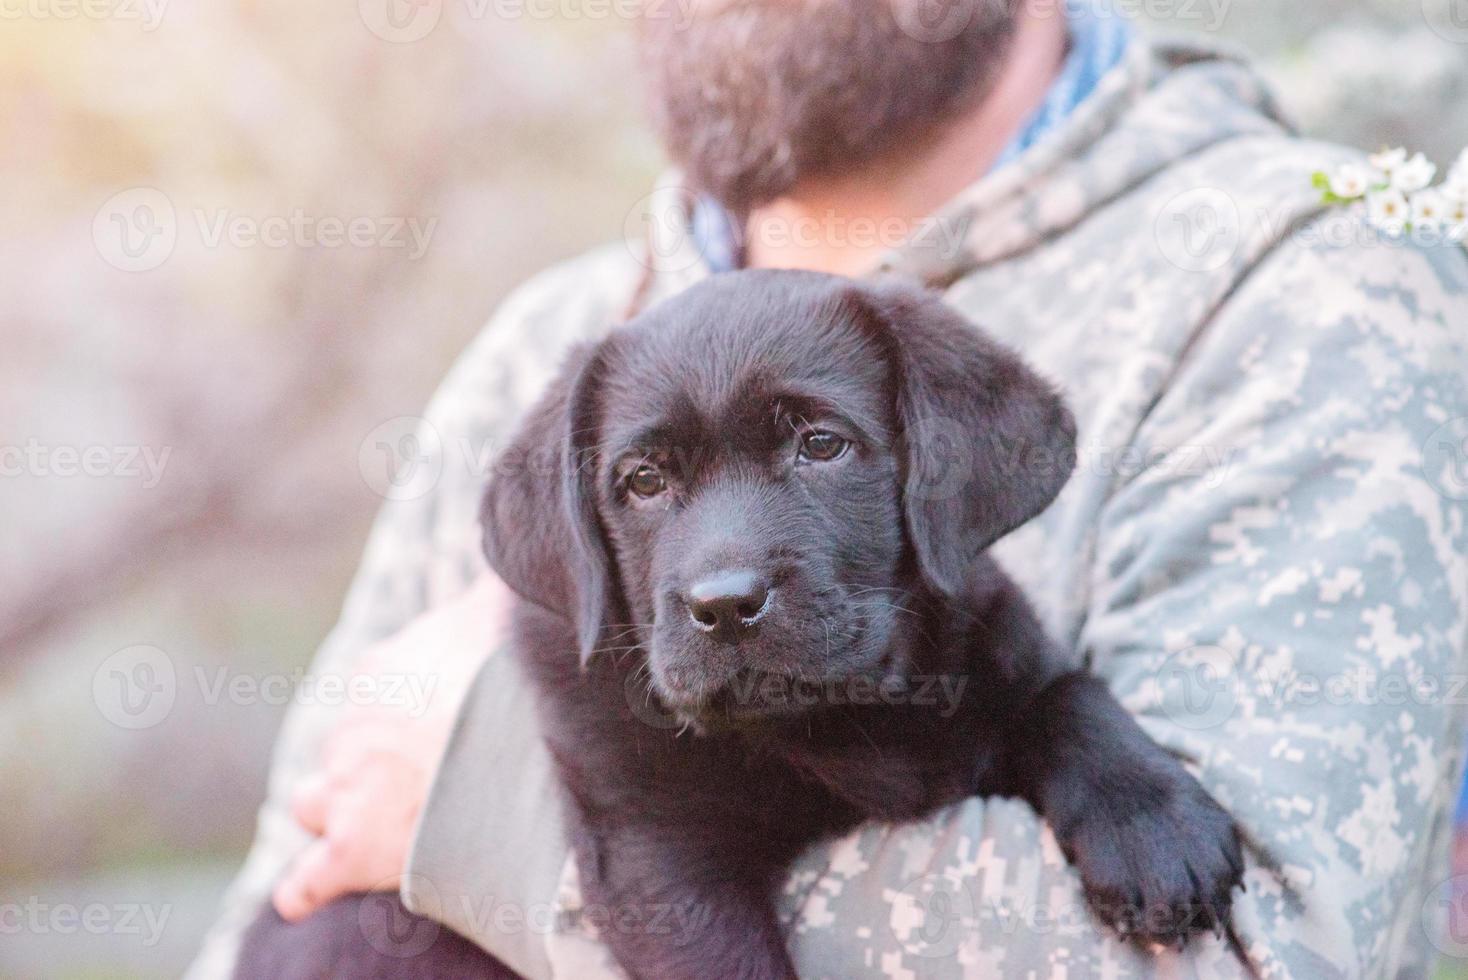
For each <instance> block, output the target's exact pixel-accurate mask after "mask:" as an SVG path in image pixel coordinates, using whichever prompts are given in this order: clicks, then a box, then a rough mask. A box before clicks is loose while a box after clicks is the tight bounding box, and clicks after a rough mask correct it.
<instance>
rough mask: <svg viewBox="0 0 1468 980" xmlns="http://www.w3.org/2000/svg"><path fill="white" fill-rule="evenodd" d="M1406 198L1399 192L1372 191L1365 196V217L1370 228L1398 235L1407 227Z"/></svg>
mask: <svg viewBox="0 0 1468 980" xmlns="http://www.w3.org/2000/svg"><path fill="white" fill-rule="evenodd" d="M1409 213H1410V212H1409V208H1408V205H1407V196H1406V195H1405V194H1403V193H1402V192H1401V191H1399V190H1395V189H1388V190H1384V191H1372V192H1371V193H1370V194H1368V195H1366V215H1367V220H1368V221H1370V222H1371V224H1372V226H1373V227H1375V228H1378V229H1380V230H1381V231H1384V232H1387V233H1389V234H1393V235H1399V234H1401V233H1402V231H1403V230H1405V228H1406V226H1407V218H1408V215H1409Z"/></svg>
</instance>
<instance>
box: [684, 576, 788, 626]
mask: <svg viewBox="0 0 1468 980" xmlns="http://www.w3.org/2000/svg"><path fill="white" fill-rule="evenodd" d="M687 601H688V615H689V616H690V617H692V618H693V622H694V625H696V626H697V627H698V628H699V629H701V630H704V631H705V632H709V633H719V634H722V635H723V636H725V637H727V638H729V639H738V638H739V637H740V636H742V635H743V634H744V633H745V632H747V631H748V630H749V629H750V628H751V627H752V626H754V625H755V624H756V623H758V622H759V621H760V618H761V617H762V616H764V614H765V610H766V609H768V608H769V605H770V586H769V583H768V582H766V581H765V580H764V579H763V578H761V577H760V576H759V575H756V574H755V573H754V572H747V571H726V572H715V573H714V574H713V575H710V576H709V577H708V578H705V579H702V580H701V581H698V582H695V583H693V585H692V586H690V587H689V589H688V599H687Z"/></svg>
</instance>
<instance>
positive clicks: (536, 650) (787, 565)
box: [247, 272, 1243, 980]
mask: <svg viewBox="0 0 1468 980" xmlns="http://www.w3.org/2000/svg"><path fill="white" fill-rule="evenodd" d="M1074 442H1075V426H1074V422H1073V420H1072V418H1071V416H1070V414H1069V412H1068V411H1067V409H1066V408H1065V406H1064V405H1063V404H1062V402H1061V400H1060V399H1059V398H1058V397H1057V395H1056V394H1055V393H1054V392H1053V391H1052V390H1051V389H1050V388H1049V387H1048V386H1047V385H1046V384H1045V383H1044V382H1042V381H1041V380H1040V379H1039V378H1038V377H1037V376H1036V375H1035V374H1034V373H1032V372H1031V371H1030V370H1029V369H1028V368H1027V367H1026V366H1025V365H1024V364H1023V363H1022V362H1021V361H1020V360H1019V358H1017V357H1016V356H1015V355H1014V354H1013V353H1011V352H1010V351H1008V350H1006V349H1005V348H1003V347H1001V346H999V345H998V344H996V343H994V342H993V341H991V340H989V339H987V338H986V337H985V336H984V335H983V334H982V333H980V332H979V331H978V330H976V329H975V328H974V327H973V326H972V325H970V324H969V323H967V322H965V321H964V320H962V319H961V318H960V317H959V316H957V315H956V314H955V313H953V312H952V311H951V310H950V309H949V308H947V307H946V306H945V305H944V304H943V303H942V302H941V301H940V300H939V299H938V298H936V297H934V296H932V295H928V294H923V293H919V292H916V291H913V290H910V289H908V288H906V287H902V286H899V285H895V284H878V285H862V284H857V283H853V282H851V281H849V280H846V279H841V278H837V277H831V276H824V275H818V274H812V273H795V272H740V273H733V274H729V275H724V276H717V277H714V278H713V279H711V280H709V281H707V282H705V283H703V284H700V285H698V286H695V287H693V288H691V289H689V290H687V291H686V292H684V293H683V294H681V295H680V296H678V297H676V298H674V299H671V300H668V301H667V302H665V303H663V304H661V305H659V306H657V307H655V308H653V309H651V310H649V311H648V312H646V313H644V314H642V315H641V316H640V317H638V318H637V319H636V320H634V321H632V322H631V323H629V324H628V325H627V326H626V327H625V328H624V329H621V330H617V331H615V332H614V333H612V334H611V335H610V336H609V337H607V338H606V339H605V340H603V341H602V342H601V343H599V344H597V345H595V346H592V347H589V348H586V349H583V350H581V351H580V352H578V353H577V354H576V355H574V356H573V358H572V359H571V361H570V363H569V364H568V365H567V367H566V369H565V370H564V371H563V373H562V375H561V377H560V378H559V380H558V381H556V383H555V384H554V385H553V386H552V388H551V389H550V391H549V392H548V393H547V394H546V395H545V397H544V398H543V399H542V400H541V402H540V403H539V404H538V405H537V406H536V408H535V409H534V410H533V411H532V412H531V414H530V416H529V418H528V420H527V421H526V422H525V423H524V424H523V426H522V428H521V430H520V432H519V435H518V437H517V438H516V439H515V441H514V443H513V444H512V445H511V446H510V447H509V448H508V450H507V451H506V452H505V454H504V455H503V456H502V457H501V458H500V459H499V461H498V463H497V465H496V471H495V475H494V478H493V480H492V481H491V484H490V486H489V490H488V493H487V495H486V497H485V501H484V508H483V519H484V534H485V537H484V544H485V551H486V554H487V555H488V557H489V561H490V563H491V565H493V567H494V569H495V571H496V572H498V573H499V575H500V576H501V577H502V578H503V579H504V580H505V581H506V582H507V583H508V584H509V586H510V587H511V588H512V589H514V590H515V592H516V593H518V595H519V596H520V598H521V599H522V602H521V603H520V606H519V608H518V610H517V613H516V644H515V645H516V647H517V651H518V655H519V656H520V657H521V658H522V659H523V663H524V665H525V667H526V668H527V670H528V672H529V674H530V675H531V676H532V678H533V680H534V684H535V687H536V688H537V690H538V692H539V696H540V710H541V713H542V716H543V718H544V722H545V731H546V738H547V741H548V742H549V746H550V749H551V752H552V754H553V756H554V758H555V762H556V765H557V767H558V770H559V774H560V777H561V780H562V782H563V784H564V788H565V791H566V796H567V799H568V801H569V804H570V806H569V811H570V816H571V825H572V827H573V841H572V843H573V846H574V850H575V854H576V858H577V862H578V866H579V870H580V874H581V884H582V889H583V893H584V896H585V900H586V902H587V903H588V904H589V905H594V906H597V907H599V908H604V909H606V910H608V915H609V918H610V919H611V920H612V921H616V919H617V918H618V916H619V915H622V914H624V913H625V914H628V915H635V916H637V917H638V920H639V921H647V920H648V915H649V914H650V910H653V909H656V908H675V909H680V910H683V911H684V912H685V914H684V915H682V916H681V917H680V918H679V921H681V922H684V923H693V924H695V925H693V926H689V927H687V928H686V929H685V931H689V934H687V935H684V934H679V935H677V936H671V937H670V936H669V935H668V934H667V933H666V932H665V931H663V930H654V929H638V928H631V929H618V928H608V929H605V930H603V938H604V940H605V941H606V942H607V943H608V944H609V946H610V947H611V950H612V952H613V954H614V955H615V957H616V959H617V961H618V962H619V963H620V964H621V965H622V967H623V968H625V970H626V971H627V973H629V974H630V975H631V976H633V977H634V978H638V980H682V978H687V980H707V978H711V977H712V978H731V980H732V978H741V980H746V978H747V980H763V978H789V977H793V976H795V972H794V968H793V967H792V965H791V961H790V958H789V956H788V954H787V953H786V949H785V937H784V935H783V934H782V932H781V928H780V924H779V922H778V920H777V918H776V915H775V911H774V907H773V900H772V896H773V890H774V888H775V887H776V884H777V883H778V882H779V881H781V880H782V879H783V875H784V874H785V872H786V869H787V867H788V866H789V865H790V863H791V862H792V861H793V860H794V859H795V857H796V856H797V855H798V854H799V853H800V852H801V851H803V850H804V849H806V848H807V847H809V846H810V845H811V844H813V843H815V842H817V841H819V840H821V839H823V838H829V837H832V836H834V835H838V834H841V833H843V832H846V831H848V830H850V829H852V828H854V827H856V826H857V825H858V824H860V823H862V822H863V821H866V820H872V819H876V820H886V821H902V820H914V819H917V818H920V817H923V816H925V815H927V814H930V813H932V812H933V811H934V810H936V809H937V808H939V807H942V806H944V805H946V804H950V803H953V802H955V801H957V800H961V799H963V798H965V797H968V796H974V795H982V796H989V795H998V796H1011V797H1018V798H1020V799H1023V800H1026V801H1028V802H1029V803H1030V804H1031V805H1032V806H1033V807H1034V808H1035V810H1036V811H1037V812H1038V813H1039V814H1040V815H1041V816H1042V817H1044V818H1045V819H1046V820H1047V821H1049V823H1050V825H1051V827H1052V828H1053V830H1054V832H1055V836H1056V838H1057V839H1058V840H1059V842H1060V844H1061V847H1062V848H1063V850H1064V852H1065V854H1066V856H1067V858H1068V859H1069V860H1070V861H1071V862H1072V863H1073V864H1074V865H1075V867H1076V869H1077V871H1078V872H1079V874H1080V878H1081V882H1082V885H1083V888H1084V891H1085V894H1086V897H1087V899H1088V900H1089V903H1090V905H1091V906H1092V908H1093V909H1094V910H1095V912H1096V914H1097V915H1098V916H1099V917H1100V918H1101V919H1102V920H1103V921H1104V922H1106V923H1107V924H1108V925H1110V926H1112V927H1114V928H1115V929H1116V930H1117V931H1118V932H1119V933H1121V934H1122V935H1124V936H1129V937H1132V938H1134V939H1137V940H1139V941H1143V942H1162V943H1170V944H1178V945H1181V944H1182V943H1184V942H1185V941H1186V940H1187V939H1188V937H1189V936H1191V935H1192V934H1194V933H1195V932H1198V931H1200V930H1210V929H1211V930H1217V931H1223V930H1225V929H1226V928H1227V927H1228V918H1229V912H1230V908H1231V901H1232V889H1233V888H1234V886H1235V885H1238V884H1239V883H1240V881H1241V873H1242V868H1243V862H1242V857H1241V854H1240V847H1239V837H1238V834H1237V831H1236V829H1235V826H1234V823H1233V821H1232V820H1231V819H1230V817H1229V816H1228V814H1227V813H1225V812H1224V810H1223V809H1222V808H1221V807H1220V806H1219V805H1218V804H1217V803H1216V802H1215V801H1214V800H1213V799H1212V798H1211V797H1210V796H1209V795H1208V793H1207V792H1206V791H1205V790H1204V789H1203V787H1202V786H1200V785H1199V784H1198V782H1197V781H1196V780H1195V779H1194V778H1193V777H1192V776H1190V775H1189V774H1188V773H1187V772H1186V771H1185V770H1184V769H1183V767H1182V766H1181V765H1180V764H1179V763H1178V762H1177V760H1176V759H1174V758H1173V757H1172V756H1171V755H1169V754H1168V753H1167V752H1165V751H1164V750H1162V749H1161V748H1160V747H1159V746H1157V745H1156V744H1155V743H1154V742H1153V741H1152V740H1151V739H1150V738H1148V737H1147V735H1146V734H1144V733H1143V731H1142V730H1141V729H1140V728H1139V727H1138V726H1137V724H1136V722H1135V721H1134V720H1133V719H1132V717H1131V716H1130V715H1129V714H1128V713H1127V712H1126V711H1125V710H1124V709H1123V708H1122V707H1121V706H1120V705H1119V704H1118V703H1117V701H1116V699H1115V698H1114V697H1113V696H1112V694H1111V692H1110V691H1109V690H1108V689H1107V687H1106V686H1105V685H1104V684H1103V683H1102V682H1101V681H1100V680H1098V679H1096V678H1095V677H1092V676H1091V675H1089V674H1087V673H1086V672H1085V671H1084V670H1081V669H1079V668H1077V667H1076V666H1075V664H1074V663H1073V658H1072V657H1070V656H1068V655H1067V653H1066V652H1065V651H1062V650H1060V649H1058V648H1057V646H1056V644H1054V643H1053V642H1052V641H1051V640H1050V639H1048V638H1047V637H1046V635H1045V634H1044V632H1043V630H1042V629H1041V627H1040V625H1039V623H1038V622H1037V620H1036V618H1035V615H1034V613H1033V612H1032V610H1031V608H1030V606H1029V604H1028V603H1027V602H1026V600H1025V597H1024V596H1023V595H1022V594H1021V593H1020V592H1019V590H1018V589H1017V588H1016V587H1015V585H1014V584H1013V583H1012V582H1011V581H1010V580H1009V579H1008V578H1007V577H1006V576H1005V575H1004V573H1003V572H1002V571H1001V570H1000V569H999V567H998V566H997V565H996V564H995V563H994V561H993V560H991V559H990V558H989V557H988V556H987V555H986V553H985V551H986V549H987V548H988V546H989V545H990V544H991V543H992V542H994V541H995V540H997V539H998V538H999V537H1001V536H1002V535H1004V534H1005V533H1007V532H1008V531H1010V530H1012V529H1013V528H1015V527H1017V526H1019V525H1020V524H1022V523H1024V522H1025V521H1027V520H1029V519H1030V518H1031V517H1034V516H1035V515H1036V514H1038V513H1039V512H1040V511H1042V510H1043V509H1044V508H1045V507H1046V506H1047V505H1048V504H1049V503H1050V502H1051V500H1052V499H1053V498H1054V497H1055V495H1056V494H1057V493H1058V492H1059V490H1060V489H1061V487H1062V485H1063V484H1064V483H1065V481H1066V479H1067V478H1068V476H1069V474H1070V471H1071V469H1072V467H1073V465H1074V459H1075V448H1074ZM507 791H508V790H507ZM267 918H269V917H268V916H267ZM277 921H278V920H277ZM307 925H308V926H309V922H308V924H307ZM283 928H284V927H279V926H277V927H261V928H260V929H259V930H258V931H260V932H263V933H264V934H265V935H264V937H263V938H257V939H254V940H252V942H253V943H254V945H256V946H260V945H262V944H264V945H269V943H270V937H271V936H274V938H275V939H276V940H279V939H280V938H281V936H280V931H281V930H282V929H283ZM690 930H691V931H690ZM286 931H288V930H286ZM1228 931H1229V935H1230V937H1231V938H1232V930H1231V929H1229V930H1228ZM456 938H457V937H455V939H456ZM443 945H444V951H443V952H442V953H435V952H433V950H430V951H429V952H428V953H427V954H426V955H424V956H421V957H418V958H416V959H415V960H414V961H412V962H405V961H403V960H398V961H397V962H396V964H395V965H396V968H397V971H398V972H397V975H400V976H431V975H435V974H436V972H438V971H439V970H441V966H439V967H435V966H434V963H435V962H437V961H440V960H444V959H446V958H447V957H450V956H454V955H457V954H458V953H460V952H462V950H461V949H460V948H459V947H458V946H457V945H455V944H454V942H453V941H452V940H451V941H449V942H447V943H446V944H443ZM435 948H436V947H435ZM247 959H248V956H247ZM481 968H482V970H483V973H482V975H484V976H502V975H505V974H503V973H496V972H494V971H497V970H503V968H502V967H501V966H500V965H499V964H497V963H495V962H494V961H493V960H491V959H489V958H488V957H485V958H484V961H483V963H482V966H481ZM274 975H276V976H279V975H280V974H278V973H277V974H274ZM340 975H352V974H350V973H345V972H343V973H341V974H340ZM458 975H464V974H463V973H462V972H460V973H459V974H458Z"/></svg>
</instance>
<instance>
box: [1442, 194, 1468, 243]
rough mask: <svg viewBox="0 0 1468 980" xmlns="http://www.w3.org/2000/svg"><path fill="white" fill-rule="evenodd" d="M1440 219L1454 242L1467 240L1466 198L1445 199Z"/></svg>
mask: <svg viewBox="0 0 1468 980" xmlns="http://www.w3.org/2000/svg"><path fill="white" fill-rule="evenodd" d="M1442 220H1443V226H1444V227H1445V228H1447V230H1448V237H1449V238H1451V239H1452V240H1453V241H1455V242H1463V241H1468V199H1464V198H1460V199H1458V200H1456V201H1452V200H1449V201H1447V202H1446V209H1445V210H1444V211H1443V218H1442Z"/></svg>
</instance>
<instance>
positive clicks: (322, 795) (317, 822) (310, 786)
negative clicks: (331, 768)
mask: <svg viewBox="0 0 1468 980" xmlns="http://www.w3.org/2000/svg"><path fill="white" fill-rule="evenodd" d="M330 806H331V791H330V789H329V785H328V781H327V778H326V777H325V776H324V775H322V774H321V773H312V774H311V775H309V776H306V777H305V778H304V779H302V780H301V781H300V783H298V784H297V785H296V788H295V792H293V793H291V816H292V817H294V818H295V821H296V823H298V824H300V825H301V826H302V827H304V828H305V829H306V830H308V831H310V832H311V833H313V834H315V835H316V836H317V837H320V836H321V835H322V834H324V833H326V814H327V811H328V810H329V809H330Z"/></svg>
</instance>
